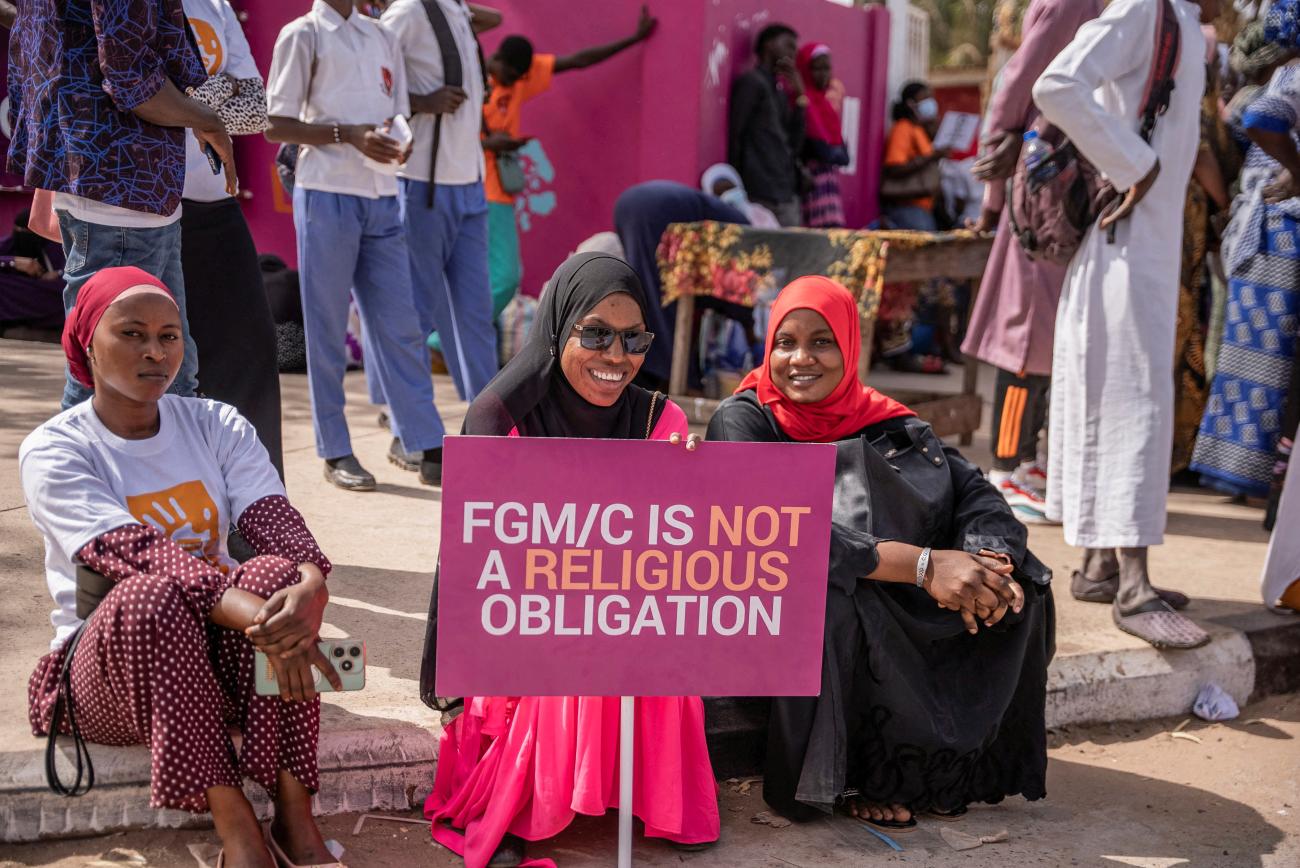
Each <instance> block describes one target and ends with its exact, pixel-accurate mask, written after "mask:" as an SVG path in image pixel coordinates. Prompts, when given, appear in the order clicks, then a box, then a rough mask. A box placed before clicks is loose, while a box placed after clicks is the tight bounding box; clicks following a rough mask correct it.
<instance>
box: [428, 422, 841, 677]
mask: <svg viewBox="0 0 1300 868" xmlns="http://www.w3.org/2000/svg"><path fill="white" fill-rule="evenodd" d="M444 449H445V452H444V467H443V491H442V547H441V552H440V561H441V565H440V566H441V570H440V577H439V588H438V612H439V613H438V649H437V654H438V658H437V659H438V666H437V692H438V694H439V695H441V696H483V695H492V696H495V695H510V696H514V695H533V696H555V695H561V696H562V695H588V696H593V695H603V696H618V695H637V696H678V695H708V696H799V695H803V696H808V695H815V694H816V693H817V692H818V691H819V689H820V685H821V652H822V628H823V622H824V617H825V598H826V570H827V559H828V556H829V549H830V511H831V499H832V494H833V491H834V477H835V448H834V447H833V446H827V445H811V444H789V443H787V444H776V443H767V444H755V443H703V444H701V445H700V448H699V449H698V450H697V451H696V452H693V453H692V452H687V451H686V449H684V448H683V447H682V446H674V445H672V444H670V443H666V442H657V441H630V440H565V439H558V438H504V437H450V438H448V439H447V442H446V445H445V447H444Z"/></svg>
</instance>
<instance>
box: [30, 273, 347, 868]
mask: <svg viewBox="0 0 1300 868" xmlns="http://www.w3.org/2000/svg"><path fill="white" fill-rule="evenodd" d="M63 347H64V351H65V353H66V355H67V359H68V366H69V369H70V370H71V373H72V374H73V376H75V377H76V378H77V379H78V380H80V381H81V382H82V383H84V384H85V385H86V386H88V387H90V388H93V389H94V395H93V397H92V398H91V400H89V401H86V402H85V403H82V404H80V405H78V406H75V407H73V408H71V409H69V410H66V411H64V412H62V413H60V414H59V415H57V416H55V417H54V418H53V419H50V420H49V421H48V422H46V423H45V424H43V425H41V426H40V427H39V428H37V429H36V430H35V431H34V432H32V434H31V435H30V436H28V438H27V439H26V441H24V443H23V445H22V449H21V451H20V453H19V464H20V467H21V474H22V483H23V492H24V494H25V495H26V499H27V505H28V509H29V511H30V513H31V516H32V520H33V521H34V522H35V524H36V526H37V528H38V529H39V530H40V531H41V533H42V534H43V535H44V538H45V572H46V581H47V583H48V585H49V590H50V594H51V595H52V596H53V598H54V604H55V608H54V612H53V614H52V616H51V620H52V622H53V625H54V627H55V630H56V636H55V638H54V641H53V642H52V644H51V650H50V653H49V654H47V655H46V656H45V657H43V658H41V660H40V662H39V663H38V664H37V666H36V670H35V672H33V673H32V676H31V680H30V683H29V688H28V716H29V718H30V721H31V725H32V731H33V733H34V734H36V735H45V734H47V733H48V731H49V729H50V728H51V726H52V718H53V716H54V709H55V706H56V703H57V702H58V701H59V700H62V703H61V704H62V705H63V706H64V707H65V708H66V707H68V706H69V705H70V706H71V710H72V712H73V713H74V714H75V719H76V729H77V731H78V733H79V735H80V737H81V738H82V739H84V740H85V741H87V742H91V743H95V744H104V745H134V744H144V745H148V746H149V749H150V752H151V754H152V771H151V783H150V805H151V806H152V807H155V808H173V809H178V810H185V811H192V812H211V814H212V819H213V822H214V823H215V825H216V829H217V833H218V835H220V837H221V841H222V844H223V847H224V849H223V853H222V857H221V861H222V863H223V864H224V865H227V866H255V868H274V865H275V864H276V863H275V856H273V852H276V854H277V855H279V856H280V858H281V859H283V860H285V861H291V862H293V863H297V864H301V865H312V864H333V859H332V857H330V855H329V853H328V852H327V851H326V849H325V844H324V841H323V840H322V839H321V835H320V832H319V830H318V829H317V828H316V825H315V823H314V821H313V819H312V815H311V796H312V793H314V792H315V790H316V788H317V784H318V772H317V765H316V742H317V736H318V732H319V724H320V701H319V699H318V698H317V697H316V695H315V690H314V683H315V679H314V674H313V672H312V669H313V667H315V668H317V669H320V670H321V672H322V673H324V674H325V677H327V678H329V680H330V681H331V682H337V679H338V676H337V675H336V674H335V673H334V672H333V669H332V668H331V667H330V666H329V664H328V662H327V661H326V660H325V659H324V657H323V656H322V655H321V654H320V651H319V650H318V648H317V645H316V642H317V639H318V631H319V629H320V625H321V620H322V617H323V614H324V610H325V605H326V602H327V601H328V599H329V595H328V592H327V591H326V589H325V577H326V575H328V573H329V571H330V563H329V561H328V560H326V558H325V556H324V555H323V554H322V553H321V551H320V549H319V548H317V546H316V542H315V540H314V539H313V538H312V535H311V533H310V532H309V531H308V530H307V527H306V525H305V524H304V522H303V519H302V516H301V515H299V514H298V512H297V511H296V510H295V509H294V508H293V507H292V506H290V504H289V501H288V500H287V499H286V497H285V490H284V486H283V485H282V484H281V482H280V478H279V476H278V475H277V474H276V471H275V468H274V467H273V466H272V465H271V462H270V459H269V458H268V456H267V452H266V449H265V448H264V447H263V446H262V444H261V443H260V442H259V441H258V439H257V435H256V432H255V431H254V430H253V427H252V426H251V425H250V424H249V423H248V422H247V420H245V419H244V418H243V417H242V416H240V415H239V414H238V413H237V412H236V411H235V410H234V409H233V408H232V407H229V406H226V405H224V404H219V403H216V402H214V401H208V400H203V399H199V398H181V397H177V396H175V395H169V394H165V393H166V391H167V389H168V387H169V386H170V385H171V383H172V380H173V379H175V377H176V373H177V371H178V370H179V368H180V364H181V356H182V353H183V345H182V342H181V314H180V311H179V310H178V309H177V306H176V302H175V301H174V300H173V298H172V294H171V292H170V291H169V290H168V289H167V287H166V286H164V285H163V284H162V283H161V282H160V281H158V280H157V279H155V278H154V277H152V276H150V275H149V274H146V273H145V272H143V271H141V270H139V269H136V268H108V269H104V270H103V271H100V272H99V273H98V274H96V275H95V276H94V277H93V278H91V279H90V280H89V281H88V282H87V283H86V284H85V286H84V287H82V290H81V292H80V294H79V297H78V299H77V304H76V307H75V308H74V309H73V310H72V311H71V312H70V313H69V315H68V320H67V323H66V325H65V328H64V332H63ZM233 527H237V528H238V530H239V531H240V533H241V534H242V535H243V537H244V539H245V540H247V541H248V543H249V544H250V545H251V546H252V548H253V550H254V551H255V552H256V557H253V558H251V559H250V560H248V561H247V562H245V563H244V564H242V565H241V564H239V563H238V562H236V561H235V560H234V559H233V558H232V557H231V556H230V553H229V551H228V550H227V543H226V539H227V535H228V534H229V532H230V531H231V530H232V528H233ZM81 566H85V567H89V568H90V569H91V570H93V571H94V572H96V573H98V574H100V575H102V576H103V577H104V578H105V579H107V580H108V582H109V583H111V588H110V589H109V590H108V592H107V594H106V595H105V596H104V597H103V599H102V600H101V601H100V602H99V604H98V606H97V607H96V608H95V609H94V611H93V612H92V613H91V614H90V615H89V617H87V618H86V619H85V620H84V621H83V620H82V619H80V618H78V616H77V605H76V596H77V580H76V573H77V569H78V568H79V567H81ZM255 648H256V649H259V650H262V651H264V652H266V654H267V655H268V659H269V661H270V665H271V667H272V668H273V669H274V672H275V675H276V681H277V683H278V684H279V685H280V695H279V696H261V695H257V694H256V692H255V690H254V672H253V660H254V658H253V653H254V649H255ZM336 686H337V683H336ZM59 717H60V721H59V722H58V723H55V724H53V725H55V726H58V727H59V729H60V731H61V732H62V733H63V734H68V733H69V732H70V731H71V727H70V726H69V723H68V715H66V714H60V715H59ZM230 726H235V727H237V728H238V729H239V730H240V731H241V732H242V735H243V746H242V749H241V750H240V751H239V752H238V753H236V751H235V750H234V747H233V745H232V742H231V739H230V735H229V727H230ZM244 778H251V779H252V780H255V781H257V782H258V783H259V784H261V785H262V786H263V787H265V788H266V790H267V792H268V793H269V794H270V795H271V797H272V799H273V800H274V802H275V820H274V822H273V823H272V824H271V828H270V830H269V831H268V832H267V833H266V834H265V836H264V834H263V831H262V829H261V827H260V825H259V824H258V822H257V819H256V817H255V815H254V813H253V809H252V806H251V805H250V804H249V802H248V800H247V799H246V798H245V797H244V793H243V790H242V788H241V784H242V781H243V779H244ZM277 851H278V852H277Z"/></svg>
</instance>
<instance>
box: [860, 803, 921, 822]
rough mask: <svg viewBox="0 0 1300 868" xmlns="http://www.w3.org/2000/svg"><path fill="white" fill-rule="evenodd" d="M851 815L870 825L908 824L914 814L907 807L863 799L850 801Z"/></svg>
mask: <svg viewBox="0 0 1300 868" xmlns="http://www.w3.org/2000/svg"><path fill="white" fill-rule="evenodd" d="M849 813H850V814H851V815H852V816H854V817H857V818H858V819H859V820H866V821H867V822H870V823H880V822H884V823H907V822H908V821H910V820H911V819H912V812H911V811H910V810H908V809H907V806H906V805H899V804H893V805H883V804H880V803H878V802H866V801H863V800H862V799H850V800H849Z"/></svg>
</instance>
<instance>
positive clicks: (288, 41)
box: [266, 0, 411, 199]
mask: <svg viewBox="0 0 1300 868" xmlns="http://www.w3.org/2000/svg"><path fill="white" fill-rule="evenodd" d="M313 59H314V60H313ZM313 67H314V69H313ZM266 90H267V93H266V99H267V109H268V114H270V115H271V116H272V117H289V118H297V119H298V120H300V121H303V122H304V123H309V124H339V125H346V124H374V125H376V126H379V125H381V124H383V123H384V122H385V121H387V120H388V119H389V118H392V117H394V116H395V115H409V114H410V113H411V109H410V102H409V101H408V99H407V91H406V69H405V65H404V64H403V62H402V53H401V50H400V49H399V48H398V46H397V40H396V39H394V38H393V35H392V34H391V33H389V32H388V31H387V30H385V29H384V28H382V27H380V26H379V22H377V21H375V20H374V19H372V18H368V17H367V16H365V15H362V14H361V13H360V12H358V11H356V10H355V9H354V10H353V11H352V13H351V14H350V15H349V16H348V17H347V18H344V17H343V16H341V15H339V14H338V13H337V12H335V11H334V9H333V8H332V7H331V6H329V4H327V3H325V2H324V0H315V2H314V3H313V4H312V7H311V11H310V12H308V13H307V14H306V15H304V16H302V17H301V18H298V19H295V20H293V21H290V22H289V23H288V24H286V25H285V26H284V29H283V30H281V31H280V37H279V38H278V39H277V40H276V42H275V53H274V55H273V58H272V61H271V74H270V75H269V76H268V77H267V89H266ZM364 159H365V158H364V157H363V156H362V154H361V152H360V151H358V150H357V149H356V148H354V147H352V146H351V145H349V144H346V143H343V144H337V145H336V144H328V145H305V146H303V147H302V148H301V149H300V150H299V152H298V168H297V170H296V172H295V181H294V183H295V185H297V186H301V187H302V188H303V189H305V190H321V191H324V192H327V193H343V194H346V195H350V196H362V197H365V198H367V199H377V198H379V197H381V196H396V195H397V178H396V177H394V176H392V175H386V174H383V173H382V172H375V171H373V170H371V169H369V168H368V167H367V166H366V165H365V163H364V162H363V160H364Z"/></svg>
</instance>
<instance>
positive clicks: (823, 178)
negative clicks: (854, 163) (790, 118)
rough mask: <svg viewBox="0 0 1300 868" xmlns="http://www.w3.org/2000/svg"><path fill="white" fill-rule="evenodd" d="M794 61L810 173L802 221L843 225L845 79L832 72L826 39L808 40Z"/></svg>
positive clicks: (805, 164) (805, 159) (846, 155)
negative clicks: (803, 97)
mask: <svg viewBox="0 0 1300 868" xmlns="http://www.w3.org/2000/svg"><path fill="white" fill-rule="evenodd" d="M795 65H796V66H797V67H798V68H799V75H800V76H801V77H802V78H803V84H804V93H805V94H806V95H807V97H808V108H807V110H806V112H805V118H806V119H807V120H806V123H807V136H806V138H805V139H804V147H803V153H802V154H801V160H802V162H803V167H804V170H805V171H806V172H807V174H808V177H809V185H808V186H809V189H808V191H807V192H806V193H805V194H804V196H803V225H805V226H809V227H813V228H824V227H832V226H843V225H844V200H843V198H842V197H841V196H840V178H839V167H840V166H847V165H848V164H849V150H848V148H847V147H845V145H844V134H843V132H841V129H840V127H841V121H840V108H841V106H843V104H844V83H843V82H841V81H840V80H839V79H837V78H835V77H834V75H832V73H831V49H830V46H828V45H826V44H825V43H822V42H810V43H808V44H807V45H805V46H804V47H803V48H801V49H799V54H798V56H797V57H796V58H795Z"/></svg>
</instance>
